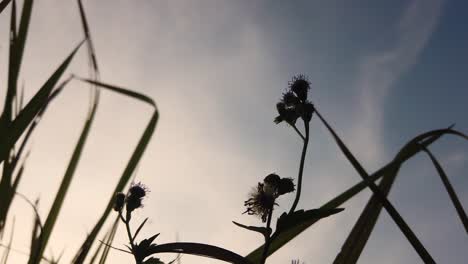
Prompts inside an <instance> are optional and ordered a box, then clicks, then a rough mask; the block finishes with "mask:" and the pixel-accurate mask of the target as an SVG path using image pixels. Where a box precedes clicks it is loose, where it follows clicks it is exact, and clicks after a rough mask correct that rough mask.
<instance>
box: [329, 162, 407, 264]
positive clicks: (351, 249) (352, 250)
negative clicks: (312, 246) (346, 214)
mask: <svg viewBox="0 0 468 264" xmlns="http://www.w3.org/2000/svg"><path fill="white" fill-rule="evenodd" d="M399 168H400V166H398V167H396V168H395V169H394V170H392V171H391V172H389V174H387V175H386V176H385V177H384V178H383V179H382V181H381V182H380V184H379V188H380V190H381V191H382V193H383V194H384V195H385V196H388V194H389V192H390V189H391V187H392V185H393V183H394V181H395V179H396V176H397V174H398V171H399ZM381 211H382V203H380V201H379V199H378V198H377V197H376V196H375V195H372V197H371V198H370V199H369V202H368V203H367V205H366V207H365V208H364V210H363V211H362V213H361V215H360V216H359V219H358V220H357V222H356V224H355V225H354V227H353V229H352V230H351V233H350V234H349V236H348V238H347V239H346V241H345V243H344V244H343V246H342V248H341V252H340V253H339V254H338V256H337V257H336V259H335V261H334V262H333V263H334V264H348V263H349V264H352V263H357V261H358V259H359V256H360V255H361V253H362V251H363V249H364V246H365V245H366V243H367V241H368V240H369V237H370V235H371V233H372V230H373V229H374V227H375V224H376V223H377V219H378V218H379V216H380V212H381Z"/></svg>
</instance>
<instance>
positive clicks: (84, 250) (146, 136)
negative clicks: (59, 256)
mask: <svg viewBox="0 0 468 264" xmlns="http://www.w3.org/2000/svg"><path fill="white" fill-rule="evenodd" d="M81 80H82V81H84V82H88V83H90V84H94V85H97V86H98V87H101V88H103V89H107V90H110V91H113V92H116V93H119V94H122V95H125V96H128V97H131V98H133V99H137V100H139V101H142V102H145V103H148V104H149V105H151V106H152V107H153V108H154V112H153V115H152V117H151V120H150V121H149V123H148V125H147V126H146V128H145V131H144V132H143V135H142V136H141V138H140V140H139V142H138V145H137V147H136V148H135V150H134V152H133V154H132V156H131V158H130V160H129V162H128V164H127V166H126V168H125V170H124V171H123V173H122V175H121V177H120V179H119V182H118V183H117V185H116V186H115V189H114V192H112V194H111V199H110V200H109V202H108V204H107V207H106V209H105V210H104V212H103V214H102V216H101V217H100V218H99V220H98V222H97V223H96V225H95V226H94V228H93V229H92V231H91V233H90V234H89V235H88V236H87V237H86V239H85V241H84V242H83V244H82V246H81V248H80V249H79V251H78V253H77V254H76V255H75V258H74V259H73V263H75V264H78V263H83V262H84V260H85V258H86V256H87V255H88V252H89V249H90V248H91V246H92V244H93V242H94V240H95V239H96V236H97V234H98V233H99V231H100V230H101V228H102V226H103V225H104V222H105V221H106V219H107V217H108V216H109V214H110V212H111V211H112V206H113V202H114V194H115V193H117V192H121V191H122V190H123V189H124V188H125V186H126V185H127V183H128V182H129V180H130V178H131V177H132V174H133V172H134V170H135V168H136V167H137V165H138V163H139V161H140V159H141V157H142V156H143V153H144V152H145V149H146V147H147V145H148V143H149V141H150V139H151V137H152V135H153V132H154V130H155V128H156V124H157V122H158V119H159V112H158V109H157V107H156V104H155V103H154V101H153V99H151V98H149V97H148V96H146V95H143V94H141V93H137V92H133V91H130V90H127V89H124V88H120V87H117V86H112V85H108V84H104V83H101V82H96V81H93V80H89V79H81Z"/></svg>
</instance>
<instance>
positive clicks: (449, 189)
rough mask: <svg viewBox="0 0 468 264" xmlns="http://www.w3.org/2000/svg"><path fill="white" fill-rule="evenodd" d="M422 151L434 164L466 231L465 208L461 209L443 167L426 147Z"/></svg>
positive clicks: (467, 229)
mask: <svg viewBox="0 0 468 264" xmlns="http://www.w3.org/2000/svg"><path fill="white" fill-rule="evenodd" d="M423 150H424V152H426V153H427V155H429V158H430V159H431V161H432V163H433V164H434V167H435V168H436V170H437V172H438V173H439V176H440V179H441V180H442V182H443V184H444V186H445V189H446V190H447V193H448V194H449V196H450V199H451V200H452V203H453V206H455V209H456V210H457V213H458V217H459V218H460V221H461V222H462V224H463V227H465V231H466V233H468V217H467V216H466V213H465V210H464V209H463V205H462V204H461V202H460V200H459V199H458V196H457V193H456V192H455V190H454V189H453V187H452V184H451V183H450V180H449V179H448V177H447V174H446V173H445V171H444V169H443V168H442V166H441V165H440V163H439V162H438V161H437V159H436V158H435V157H434V155H433V154H432V152H431V151H429V149H428V148H424V149H423Z"/></svg>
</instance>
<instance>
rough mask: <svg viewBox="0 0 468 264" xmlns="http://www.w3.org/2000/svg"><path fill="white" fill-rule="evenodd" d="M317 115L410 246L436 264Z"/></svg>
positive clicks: (425, 260)
mask: <svg viewBox="0 0 468 264" xmlns="http://www.w3.org/2000/svg"><path fill="white" fill-rule="evenodd" d="M315 113H316V114H317V116H318V117H319V118H320V120H321V121H322V123H323V124H324V125H325V127H326V128H327V129H328V131H329V132H330V133H331V134H332V136H333V138H334V139H335V141H336V143H337V144H338V146H339V147H340V149H341V151H342V152H343V154H344V155H345V156H346V158H347V159H348V160H349V162H350V163H351V164H352V165H353V167H354V169H355V170H356V171H357V172H358V174H359V175H360V176H361V178H362V179H363V180H364V182H365V183H366V185H367V187H369V188H370V189H371V190H372V192H373V193H374V195H375V197H377V198H378V199H379V202H380V203H382V205H383V207H384V208H385V210H387V212H388V214H389V215H390V216H391V217H392V219H393V221H394V222H395V223H396V224H397V225H398V227H399V228H400V230H401V232H403V234H404V235H405V237H406V239H408V241H409V242H410V244H411V245H412V246H413V248H414V250H415V251H416V252H417V253H418V255H419V256H420V257H421V259H422V260H423V261H424V263H435V261H434V259H433V258H432V256H431V255H430V254H429V252H428V251H427V250H426V248H425V247H424V246H423V244H422V243H421V242H420V241H419V239H418V238H417V237H416V235H415V234H414V232H413V231H412V230H411V228H410V227H409V226H408V224H407V223H406V222H405V220H403V217H401V215H400V214H399V213H398V211H397V210H396V209H395V207H394V206H393V205H392V204H391V203H390V201H389V200H388V199H387V198H386V197H385V195H384V194H383V193H382V192H381V191H380V189H379V188H378V187H377V185H375V183H374V182H373V181H371V180H369V175H368V174H367V172H366V171H365V169H364V168H363V167H362V165H361V164H360V163H359V162H358V161H357V159H356V157H354V155H353V154H352V153H351V151H349V149H348V147H346V145H345V144H344V143H343V141H342V140H341V139H340V138H339V137H338V135H337V134H336V133H335V131H334V130H333V129H332V128H331V126H330V125H329V124H328V122H327V121H326V120H325V119H324V118H323V117H322V115H321V114H320V113H319V112H318V111H317V109H316V111H315Z"/></svg>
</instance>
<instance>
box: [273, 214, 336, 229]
mask: <svg viewBox="0 0 468 264" xmlns="http://www.w3.org/2000/svg"><path fill="white" fill-rule="evenodd" d="M343 210H344V209H343V208H334V209H321V208H319V209H312V210H307V211H304V210H298V211H294V212H293V213H291V214H287V213H283V214H282V215H281V216H280V217H279V218H278V221H277V222H276V231H275V233H281V232H283V231H286V230H287V229H289V228H292V227H295V226H298V225H301V224H302V223H304V222H307V221H318V220H320V219H322V218H325V217H328V216H330V215H334V214H337V213H339V212H341V211H343Z"/></svg>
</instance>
